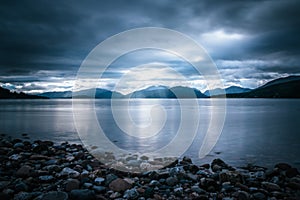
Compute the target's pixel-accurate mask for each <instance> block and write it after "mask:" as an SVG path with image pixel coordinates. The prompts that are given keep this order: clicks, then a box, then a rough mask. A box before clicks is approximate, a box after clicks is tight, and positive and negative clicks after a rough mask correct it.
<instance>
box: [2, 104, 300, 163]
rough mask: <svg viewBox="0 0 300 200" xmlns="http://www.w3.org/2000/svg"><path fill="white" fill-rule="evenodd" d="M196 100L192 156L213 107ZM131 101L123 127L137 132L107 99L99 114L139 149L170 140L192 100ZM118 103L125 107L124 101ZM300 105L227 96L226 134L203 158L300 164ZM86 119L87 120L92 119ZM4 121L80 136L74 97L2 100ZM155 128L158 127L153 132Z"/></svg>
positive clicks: (34, 134)
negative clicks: (185, 103)
mask: <svg viewBox="0 0 300 200" xmlns="http://www.w3.org/2000/svg"><path fill="white" fill-rule="evenodd" d="M78 101H82V108H83V109H85V110H86V111H87V112H88V111H89V110H88V107H86V106H85V102H84V101H85V100H78ZM198 101H199V105H200V123H199V132H198V135H197V137H196V139H195V140H194V142H193V144H192V145H191V147H190V148H189V149H188V151H187V152H186V155H188V156H191V157H193V158H194V159H196V158H197V156H198V151H199V148H200V146H201V144H202V141H203V133H205V132H206V131H207V128H208V123H209V120H210V112H209V111H210V110H211V104H210V101H208V100H207V99H199V100H198ZM155 104H158V105H161V106H162V108H163V112H164V113H165V115H166V116H167V118H166V123H165V126H163V127H162V128H161V127H160V123H161V117H162V113H161V111H162V110H161V109H160V108H159V109H158V110H156V109H152V110H151V108H152V106H153V105H155ZM129 105H130V107H131V110H130V111H129V113H127V114H128V115H129V116H131V119H130V121H133V122H134V123H130V124H128V123H126V121H128V120H129V119H128V118H127V117H124V116H126V115H124V116H122V115H121V116H119V117H120V119H121V120H123V121H122V124H123V126H125V129H126V130H127V129H129V130H131V133H133V134H136V135H130V134H124V131H123V130H122V129H120V128H119V127H118V125H117V124H116V122H115V121H114V120H113V113H112V111H111V109H110V101H108V100H96V101H95V108H96V116H97V118H98V121H99V122H100V124H101V127H102V128H103V131H104V132H105V133H106V136H107V138H109V140H110V141H112V143H114V144H116V145H117V146H119V147H120V148H123V149H127V150H132V151H140V152H143V151H149V150H155V149H158V148H161V147H163V146H165V145H166V144H168V143H169V142H170V141H171V140H172V138H173V137H174V134H176V132H177V130H178V128H179V125H180V116H181V109H187V110H190V111H191V112H192V111H193V107H192V106H186V108H181V109H180V107H179V104H178V101H177V100H175V99H155V100H153V99H134V100H131V101H130V103H129ZM119 109H122V106H120V107H119ZM125 111H126V110H125ZM299 111H300V100H289V99H228V100H227V113H226V120H225V124H224V128H223V131H222V135H221V137H220V139H219V141H218V143H217V145H216V146H215V148H214V149H213V151H212V152H211V153H210V154H209V155H208V156H207V157H206V158H204V160H202V161H199V162H207V161H210V160H212V159H213V158H215V157H216V156H218V157H221V158H223V159H225V160H227V161H228V162H229V163H230V164H243V163H245V162H254V163H256V164H266V165H268V164H270V163H275V162H290V163H291V164H293V165H295V164H296V166H298V167H299V166H300V158H299V155H300V128H299V124H300V116H299V113H300V112H299ZM126 112H128V111H126ZM151 112H152V113H151ZM151 114H152V115H151ZM122 117H123V118H122ZM151 117H152V118H151ZM86 120H87V122H88V119H86ZM149 123H150V124H151V123H152V124H153V127H152V126H151V127H150V129H145V127H147V125H149ZM124 124H125V125H124ZM135 124H137V125H139V129H136V127H135V126H134V125H135ZM156 125H157V126H156ZM0 127H1V129H0V133H5V134H7V135H10V136H12V137H21V134H22V133H28V134H29V136H30V138H31V139H51V140H54V141H56V142H62V141H69V142H80V140H79V137H78V135H77V133H76V128H75V125H74V120H73V113H72V102H71V100H1V101H0ZM87 128H89V127H87ZM151 128H152V129H151ZM157 129H158V131H157ZM155 131H156V132H157V133H156V134H153V132H155ZM186 131H187V132H188V131H189V130H188V129H187V130H186ZM151 134H153V135H151ZM140 136H142V137H140ZM148 136H151V137H148ZM215 152H220V154H216V153H215Z"/></svg>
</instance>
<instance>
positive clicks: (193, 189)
mask: <svg viewBox="0 0 300 200" xmlns="http://www.w3.org/2000/svg"><path fill="white" fill-rule="evenodd" d="M191 190H192V191H193V192H196V193H198V194H205V193H206V191H205V190H203V189H201V188H200V187H199V186H197V185H194V186H192V187H191Z"/></svg>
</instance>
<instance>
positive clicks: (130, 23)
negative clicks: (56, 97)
mask: <svg viewBox="0 0 300 200" xmlns="http://www.w3.org/2000/svg"><path fill="white" fill-rule="evenodd" d="M145 26H159V27H166V28H171V29H175V30H178V31H181V32H183V33H184V34H187V35H189V36H191V37H192V38H193V39H195V40H196V41H198V42H200V43H202V44H203V46H204V47H205V48H207V49H209V50H210V49H212V51H211V52H210V53H211V56H212V57H213V59H214V60H216V61H218V60H228V61H239V66H238V68H239V69H241V70H238V71H240V74H239V75H238V76H237V77H242V75H244V73H242V72H243V70H244V72H247V69H245V68H246V67H247V66H249V62H248V61H249V60H254V61H255V60H261V61H263V62H261V63H260V65H255V64H252V65H250V66H251V68H252V69H251V70H253V72H255V73H260V72H261V73H271V74H272V75H271V76H272V77H273V74H278V75H280V74H295V73H300V72H299V62H300V58H299V54H300V48H299V47H300V39H299V35H300V28H299V27H300V2H299V1H297V0H287V1H198V0H195V1H192V0H190V1H171V0H162V1H150V0H149V1H147V0H142V1H130V0H129V1H119V0H115V1H96V0H95V1H93V0H92V1H30V0H27V1H5V2H3V1H2V2H1V3H0V36H1V37H0V44H1V45H0V81H1V82H9V81H11V82H13V80H15V82H18V80H19V82H21V81H22V80H23V81H24V82H30V80H32V81H46V80H47V81H52V79H51V77H58V78H61V77H75V75H76V72H77V70H78V68H79V66H80V64H81V62H82V60H83V59H84V58H85V57H86V55H87V54H88V53H89V52H90V51H91V50H92V49H93V48H94V47H95V46H96V45H97V44H98V43H99V42H101V41H103V40H104V39H106V38H107V37H109V36H112V35H114V34H117V33H119V32H121V31H125V30H128V29H131V28H137V27H145ZM220 30H221V31H223V32H224V34H228V38H229V39H226V38H225V39H223V40H228V42H226V41H221V42H215V43H214V41H213V40H212V41H209V40H208V39H207V38H205V37H203V35H204V34H208V35H209V34H211V33H214V32H216V31H220ZM232 34H238V35H240V36H241V39H238V40H230V37H229V36H230V35H232ZM274 59H275V60H278V62H276V63H275V64H272V63H273V62H272V61H273V60H274ZM253 63H255V62H253ZM270 63H271V64H270ZM247 64H248V65H247ZM219 67H220V68H222V70H226V68H227V69H230V68H233V67H236V66H232V65H227V66H222V65H220V66H219ZM223 68H224V69H223ZM178 69H179V68H178ZM179 70H184V69H183V68H180V69H179ZM180 72H181V71H180ZM187 74H189V72H188V71H187ZM109 75H110V76H111V78H114V77H118V76H120V75H121V74H118V72H114V73H111V74H108V76H109ZM9 76H10V78H9ZM25 76H27V79H26V78H25ZM265 76H266V75H265ZM16 77H19V79H18V78H16ZM20 77H23V78H20ZM256 78H257V77H256ZM25 79H26V80H25ZM231 81H232V82H234V80H231Z"/></svg>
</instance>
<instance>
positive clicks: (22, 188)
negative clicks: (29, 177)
mask: <svg viewBox="0 0 300 200" xmlns="http://www.w3.org/2000/svg"><path fill="white" fill-rule="evenodd" d="M28 189H29V188H28V185H27V184H26V183H24V182H23V181H20V182H18V183H17V184H16V185H15V190H16V191H18V192H20V191H24V192H26V191H28Z"/></svg>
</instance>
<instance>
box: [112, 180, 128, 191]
mask: <svg viewBox="0 0 300 200" xmlns="http://www.w3.org/2000/svg"><path fill="white" fill-rule="evenodd" d="M131 187H132V186H131V185H130V184H129V183H128V182H127V181H124V180H123V179H121V178H118V179H115V180H113V181H112V182H111V183H110V184H109V188H110V189H111V190H113V191H115V192H124V191H126V190H127V189H130V188H131Z"/></svg>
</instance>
